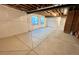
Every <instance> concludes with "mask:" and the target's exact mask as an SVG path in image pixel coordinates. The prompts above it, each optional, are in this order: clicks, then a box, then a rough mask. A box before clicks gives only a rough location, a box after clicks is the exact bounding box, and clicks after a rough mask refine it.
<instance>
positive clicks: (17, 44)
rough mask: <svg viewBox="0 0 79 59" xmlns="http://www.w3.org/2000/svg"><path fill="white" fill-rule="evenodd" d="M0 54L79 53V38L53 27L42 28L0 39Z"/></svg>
mask: <svg viewBox="0 0 79 59" xmlns="http://www.w3.org/2000/svg"><path fill="white" fill-rule="evenodd" d="M0 54H1V55H2V54H9V55H10V54H12V55H13V54H14V55H19V54H21V55H40V54H41V55H54V54H56V55H60V54H79V40H78V39H76V38H75V37H73V36H71V35H69V34H65V33H63V31H58V30H52V28H49V27H47V28H41V29H39V30H34V31H33V32H29V33H23V34H19V35H15V36H12V37H7V38H3V39H0Z"/></svg>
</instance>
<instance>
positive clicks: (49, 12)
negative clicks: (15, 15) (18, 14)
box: [6, 4, 67, 16]
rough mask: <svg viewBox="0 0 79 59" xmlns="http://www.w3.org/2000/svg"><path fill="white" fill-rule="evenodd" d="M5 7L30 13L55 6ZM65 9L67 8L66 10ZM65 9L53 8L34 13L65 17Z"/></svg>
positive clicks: (24, 5) (16, 5)
mask: <svg viewBox="0 0 79 59" xmlns="http://www.w3.org/2000/svg"><path fill="white" fill-rule="evenodd" d="M6 6H9V7H12V8H15V9H18V10H21V11H25V12H27V13H28V12H29V11H30V12H31V11H34V10H39V9H43V8H47V7H52V6H55V4H6ZM66 9H67V8H66ZM64 10H65V8H55V9H50V10H45V11H44V10H43V11H40V12H35V13H38V14H41V15H44V16H62V15H67V14H64Z"/></svg>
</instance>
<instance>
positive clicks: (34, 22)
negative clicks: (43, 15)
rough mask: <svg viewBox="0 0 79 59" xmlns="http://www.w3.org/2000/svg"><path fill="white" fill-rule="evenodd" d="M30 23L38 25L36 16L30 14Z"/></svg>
mask: <svg viewBox="0 0 79 59" xmlns="http://www.w3.org/2000/svg"><path fill="white" fill-rule="evenodd" d="M32 25H38V17H37V16H32Z"/></svg>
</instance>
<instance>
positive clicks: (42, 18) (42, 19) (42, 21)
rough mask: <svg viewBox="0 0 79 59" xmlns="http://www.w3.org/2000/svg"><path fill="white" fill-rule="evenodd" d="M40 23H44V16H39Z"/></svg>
mask: <svg viewBox="0 0 79 59" xmlns="http://www.w3.org/2000/svg"><path fill="white" fill-rule="evenodd" d="M40 23H41V24H44V16H42V17H41V20H40Z"/></svg>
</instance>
